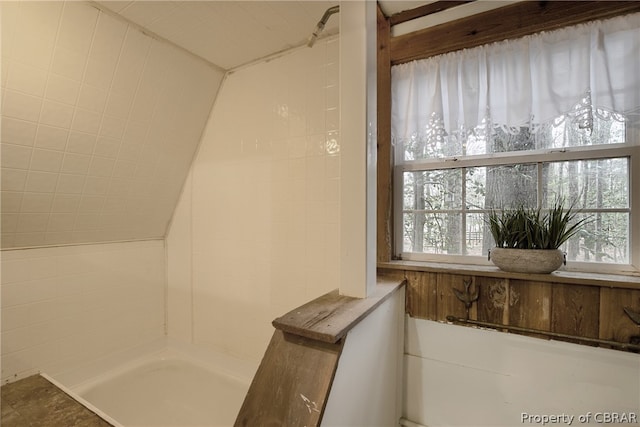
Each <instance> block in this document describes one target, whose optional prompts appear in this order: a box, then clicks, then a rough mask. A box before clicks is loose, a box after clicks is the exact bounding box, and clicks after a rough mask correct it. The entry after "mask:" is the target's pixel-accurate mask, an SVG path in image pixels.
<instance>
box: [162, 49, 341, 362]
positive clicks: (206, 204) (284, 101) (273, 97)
mask: <svg viewBox="0 0 640 427" xmlns="http://www.w3.org/2000/svg"><path fill="white" fill-rule="evenodd" d="M338 80H339V79H338V39H335V38H334V39H329V40H328V41H327V40H325V41H320V42H318V43H317V44H316V45H314V47H313V48H311V49H309V48H303V49H298V50H295V51H292V52H290V53H287V54H286V55H283V56H281V57H279V58H275V59H271V60H269V61H266V62H261V63H258V64H256V65H252V66H249V67H246V68H243V69H240V70H236V71H235V72H233V73H230V74H229V75H228V76H227V78H226V80H225V82H224V84H223V86H222V89H221V91H220V93H219V95H218V98H217V100H216V105H215V106H214V109H213V113H212V116H211V118H210V121H209V124H208V126H207V129H206V131H205V136H204V138H203V141H202V144H201V147H200V151H199V154H198V156H197V158H196V161H195V163H194V165H193V167H192V169H191V173H190V177H189V178H188V179H187V184H186V186H185V189H184V191H183V195H182V198H181V200H180V202H179V203H178V208H177V210H176V214H175V216H174V220H173V222H172V226H171V230H170V233H169V237H168V241H167V244H168V253H169V258H168V262H169V265H168V271H169V275H168V280H169V294H168V295H169V297H168V307H169V320H168V326H169V335H170V336H172V337H177V338H181V339H185V340H187V341H191V342H194V343H196V344H198V345H201V346H205V347H211V348H214V349H216V350H218V351H223V352H227V353H229V354H233V355H235V356H238V357H241V358H244V359H247V360H255V361H259V360H260V358H261V357H262V355H263V352H264V349H265V348H266V345H267V343H268V340H269V338H270V337H271V334H272V331H273V328H272V327H271V321H272V320H273V318H275V317H277V316H280V315H282V314H284V313H285V312H287V311H289V310H291V309H293V308H295V307H296V306H298V305H300V304H302V303H304V302H306V301H308V300H309V299H312V298H315V297H317V296H319V295H321V294H323V293H326V292H328V291H330V290H333V289H335V288H337V287H339V282H338V281H339V254H340V241H339V236H340V233H339V204H340V202H339V200H340V197H339V187H340V136H339V134H338V130H339V108H338V104H339V99H338V98H339V90H338V89H339V88H338Z"/></svg>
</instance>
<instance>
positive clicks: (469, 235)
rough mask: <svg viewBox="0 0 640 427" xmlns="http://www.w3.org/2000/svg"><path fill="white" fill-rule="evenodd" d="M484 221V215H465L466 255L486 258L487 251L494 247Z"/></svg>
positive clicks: (485, 216) (485, 215) (485, 217)
mask: <svg viewBox="0 0 640 427" xmlns="http://www.w3.org/2000/svg"><path fill="white" fill-rule="evenodd" d="M486 219H487V214H486V213H475V214H468V215H467V223H466V235H465V245H466V255H477V256H486V255H487V252H488V251H489V249H491V248H492V247H493V246H495V244H494V242H493V237H491V232H490V231H489V227H488V226H487V222H486Z"/></svg>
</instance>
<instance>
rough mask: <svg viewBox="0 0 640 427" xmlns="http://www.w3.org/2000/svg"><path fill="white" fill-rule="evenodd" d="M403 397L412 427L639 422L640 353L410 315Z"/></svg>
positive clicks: (407, 421) (403, 422) (405, 414)
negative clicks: (447, 322) (445, 322)
mask: <svg viewBox="0 0 640 427" xmlns="http://www.w3.org/2000/svg"><path fill="white" fill-rule="evenodd" d="M403 400H404V405H403V418H402V420H401V425H403V426H411V427H416V426H428V427H454V426H455V427H463V426H470V427H471V426H473V427H480V426H491V427H497V426H505V427H510V426H527V425H529V426H542V425H545V426H561V425H564V426H566V425H573V426H581V425H601V424H606V425H621V426H640V355H639V354H635V353H628V352H623V351H617V350H610V349H604V348H596V347H590V346H584V345H577V344H572V343H567V342H559V341H550V340H544V339H538V338H531V337H526V336H522V335H516V334H507V333H502V332H497V331H493V330H482V329H475V328H469V327H464V326H457V325H450V324H443V323H438V322H433V321H427V320H420V319H413V318H410V317H407V319H406V328H405V355H404V399H403ZM614 419H615V420H614Z"/></svg>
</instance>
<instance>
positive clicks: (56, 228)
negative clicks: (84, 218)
mask: <svg viewBox="0 0 640 427" xmlns="http://www.w3.org/2000/svg"><path fill="white" fill-rule="evenodd" d="M75 218H76V215H75V214H72V213H52V214H51V216H50V217H49V223H48V226H47V231H50V232H63V231H72V230H73V224H74V222H75Z"/></svg>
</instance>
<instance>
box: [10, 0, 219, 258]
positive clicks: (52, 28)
mask: <svg viewBox="0 0 640 427" xmlns="http://www.w3.org/2000/svg"><path fill="white" fill-rule="evenodd" d="M1 36H2V43H3V46H2V48H3V49H2V71H3V72H2V82H1V86H2V133H1V146H0V149H1V157H2V182H1V184H2V205H1V209H2V212H1V214H2V248H5V249H6V248H18V247H33V246H44V245H59V244H77V243H88V242H92V243H93V242H106V241H117V240H130V239H148V238H161V237H164V235H165V233H166V229H167V225H168V223H169V221H170V219H171V216H172V214H173V210H174V208H175V203H176V201H177V198H178V196H179V193H180V191H181V188H182V185H183V182H184V179H185V176H186V174H187V172H188V169H189V167H190V164H191V160H192V158H193V156H194V153H195V150H196V148H197V146H198V143H199V141H200V137H201V133H202V130H203V128H204V125H205V123H206V121H207V118H208V116H209V113H210V110H211V106H212V105H213V101H214V99H215V94H216V92H217V90H218V87H219V85H220V82H221V79H222V76H223V72H222V71H220V70H218V69H217V68H215V67H213V66H211V64H208V63H207V62H205V61H204V60H202V59H200V58H197V57H195V56H193V55H191V54H189V53H187V52H185V51H184V50H183V49H180V48H178V47H176V46H174V45H171V44H168V43H166V42H164V41H160V40H156V39H154V38H152V37H150V36H148V35H146V34H144V33H143V32H142V31H140V29H139V28H138V27H137V26H133V25H130V24H128V23H127V22H126V21H124V20H122V19H120V18H118V17H115V16H114V15H112V14H111V13H105V12H103V11H101V10H99V9H97V8H96V7H94V6H93V5H92V4H89V3H84V2H82V3H81V2H5V3H3V4H2V34H1ZM35 40H37V43H36V42H35Z"/></svg>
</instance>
